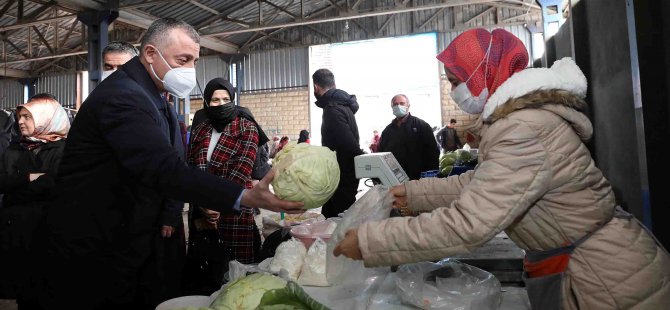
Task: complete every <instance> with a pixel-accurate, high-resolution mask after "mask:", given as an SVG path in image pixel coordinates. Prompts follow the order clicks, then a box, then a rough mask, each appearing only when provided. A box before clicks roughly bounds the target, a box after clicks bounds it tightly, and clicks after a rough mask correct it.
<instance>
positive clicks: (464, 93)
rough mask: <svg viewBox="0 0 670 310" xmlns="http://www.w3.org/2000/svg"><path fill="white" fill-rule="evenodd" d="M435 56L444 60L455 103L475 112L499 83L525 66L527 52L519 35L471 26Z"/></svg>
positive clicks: (481, 106)
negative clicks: (470, 28)
mask: <svg viewBox="0 0 670 310" xmlns="http://www.w3.org/2000/svg"><path fill="white" fill-rule="evenodd" d="M437 59H438V60H440V61H441V62H442V63H444V70H445V71H446V74H447V78H448V79H449V82H450V83H451V86H452V94H451V96H452V98H453V99H454V101H456V104H458V106H459V107H460V108H461V109H462V110H463V111H464V112H466V113H470V114H478V113H481V112H482V110H483V109H484V105H485V103H486V101H487V100H488V98H489V97H490V96H491V95H492V94H493V93H495V91H496V90H497V89H498V87H499V86H500V85H502V84H503V83H504V82H505V81H507V79H509V78H510V77H511V76H512V75H513V74H514V73H517V72H519V71H521V70H523V69H525V68H526V66H527V65H528V52H526V47H525V46H524V45H523V42H521V40H519V38H517V37H516V36H514V35H513V34H511V33H510V32H507V31H505V30H503V29H496V30H493V32H488V30H486V29H473V30H469V31H466V32H464V33H463V34H461V35H460V36H458V37H456V39H454V41H453V42H452V43H451V44H449V46H448V47H447V48H446V49H445V50H444V51H443V52H442V53H440V54H439V55H437ZM461 85H462V86H461ZM459 86H460V87H459Z"/></svg>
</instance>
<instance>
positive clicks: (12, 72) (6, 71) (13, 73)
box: [0, 66, 30, 78]
mask: <svg viewBox="0 0 670 310" xmlns="http://www.w3.org/2000/svg"><path fill="white" fill-rule="evenodd" d="M0 76H6V77H12V78H26V77H29V76H30V73H29V72H28V71H25V70H18V69H12V68H7V67H6V66H5V67H2V68H0Z"/></svg>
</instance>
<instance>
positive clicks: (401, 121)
mask: <svg viewBox="0 0 670 310" xmlns="http://www.w3.org/2000/svg"><path fill="white" fill-rule="evenodd" d="M408 118H409V112H407V114H405V116H403V117H401V118H397V117H396V118H395V119H394V120H393V123H395V124H396V126H400V125H403V124H405V123H406V122H407V119H408Z"/></svg>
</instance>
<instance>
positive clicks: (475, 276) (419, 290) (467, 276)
mask: <svg viewBox="0 0 670 310" xmlns="http://www.w3.org/2000/svg"><path fill="white" fill-rule="evenodd" d="M396 276H397V278H396V291H397V293H398V296H400V298H401V299H402V301H403V302H404V303H407V304H410V305H413V306H416V307H419V308H421V309H457V310H495V309H498V307H499V306H500V301H501V297H502V293H501V291H500V282H499V281H498V279H496V277H494V276H493V275H492V274H491V273H489V272H486V271H484V270H481V269H479V268H476V267H474V266H470V265H467V264H463V263H461V262H459V261H457V260H454V259H449V258H447V259H444V260H441V261H439V262H437V263H430V262H422V263H416V264H407V265H402V266H400V267H399V268H398V271H397V272H396Z"/></svg>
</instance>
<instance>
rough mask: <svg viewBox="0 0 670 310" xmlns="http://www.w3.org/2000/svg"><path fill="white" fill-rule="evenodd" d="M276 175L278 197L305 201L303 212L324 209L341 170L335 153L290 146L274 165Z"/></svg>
mask: <svg viewBox="0 0 670 310" xmlns="http://www.w3.org/2000/svg"><path fill="white" fill-rule="evenodd" d="M272 166H273V167H274V168H275V169H276V170H277V174H276V175H275V177H274V180H273V181H272V187H273V189H274V193H275V195H277V197H279V198H281V199H285V200H290V201H302V202H304V203H305V206H304V209H314V208H318V207H320V206H322V205H323V204H324V203H325V202H326V201H328V199H330V197H331V196H332V195H333V193H334V192H335V189H337V184H338V183H339V182H340V167H339V166H338V165H337V157H335V152H333V151H331V150H330V149H329V148H327V147H323V146H315V145H309V144H307V143H300V144H296V143H289V144H287V145H286V146H285V147H284V148H283V149H282V150H281V151H279V153H277V155H276V156H275V159H274V160H273V162H272Z"/></svg>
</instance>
